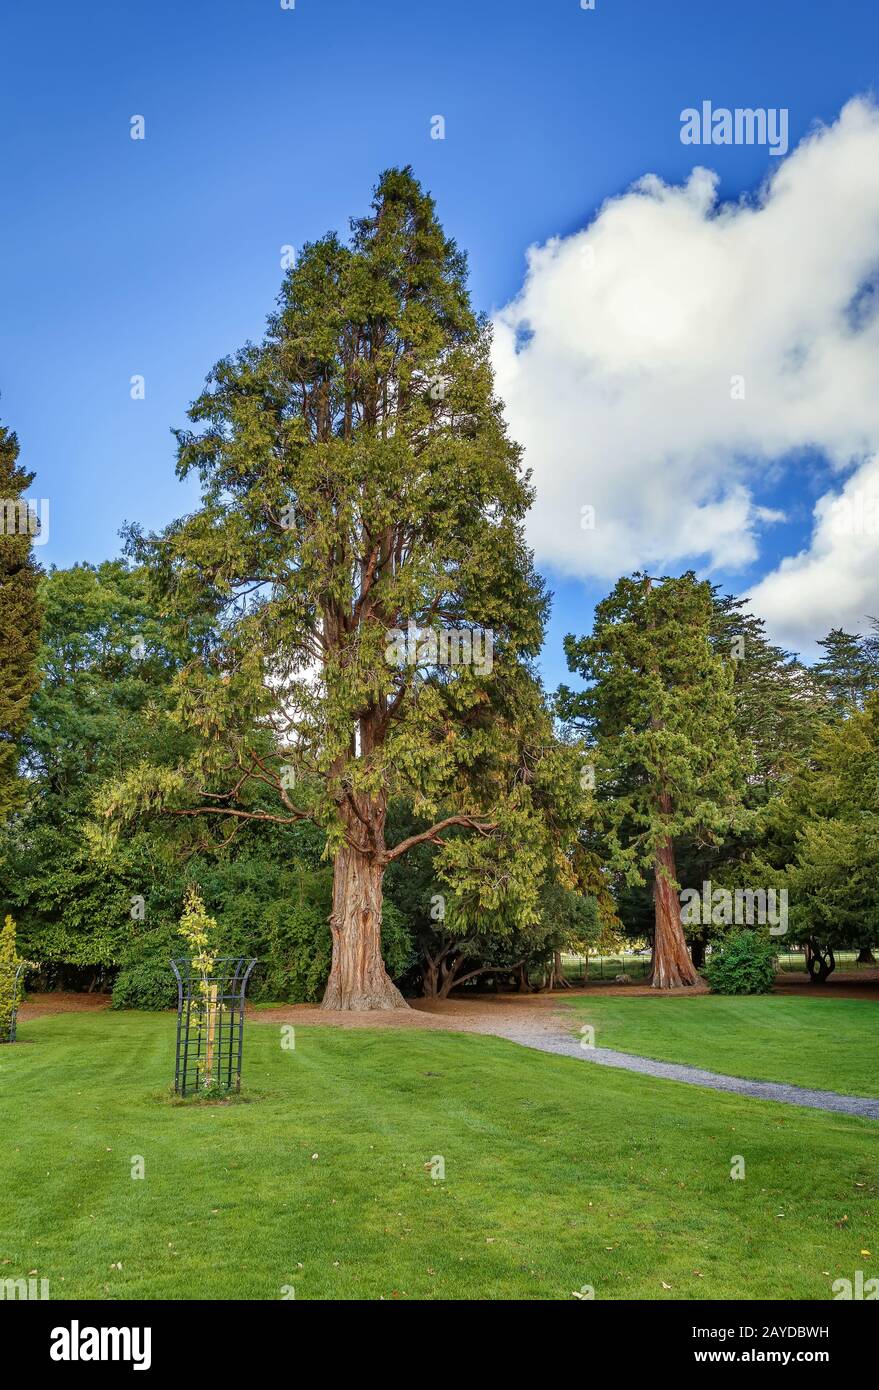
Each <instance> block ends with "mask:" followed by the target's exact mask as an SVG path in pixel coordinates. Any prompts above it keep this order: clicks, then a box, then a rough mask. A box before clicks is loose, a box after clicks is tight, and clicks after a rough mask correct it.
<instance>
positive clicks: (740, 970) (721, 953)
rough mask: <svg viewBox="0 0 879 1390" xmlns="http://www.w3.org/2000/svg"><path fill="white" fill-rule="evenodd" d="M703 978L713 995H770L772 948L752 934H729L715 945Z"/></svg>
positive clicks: (744, 932) (771, 987)
mask: <svg viewBox="0 0 879 1390" xmlns="http://www.w3.org/2000/svg"><path fill="white" fill-rule="evenodd" d="M705 978H706V979H707V981H708V983H709V985H710V986H711V989H712V990H713V992H714V993H715V994H771V993H772V991H773V988H774V986H775V945H774V943H773V942H772V941H770V940H769V938H768V937H766V936H761V935H760V934H759V933H758V932H755V931H736V932H730V934H729V936H727V937H725V938H724V940H723V941H722V942H718V943H716V944H715V946H714V948H713V950H712V953H711V959H710V961H709V962H708V965H707V966H706V968H705Z"/></svg>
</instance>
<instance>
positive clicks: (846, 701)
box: [814, 627, 879, 714]
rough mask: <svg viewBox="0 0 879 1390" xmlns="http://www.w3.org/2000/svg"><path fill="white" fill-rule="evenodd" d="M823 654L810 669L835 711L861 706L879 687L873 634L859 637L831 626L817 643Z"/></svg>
mask: <svg viewBox="0 0 879 1390" xmlns="http://www.w3.org/2000/svg"><path fill="white" fill-rule="evenodd" d="M818 646H819V647H823V649H824V655H823V656H822V658H821V660H820V661H816V663H815V666H814V671H815V674H816V676H817V678H818V679H819V680H820V682H821V684H822V686H823V687H824V689H825V690H826V692H827V697H828V699H829V700H830V702H831V704H832V705H833V707H834V709H835V710H836V711H837V713H838V714H850V713H851V712H852V711H853V710H857V709H863V707H864V701H865V700H866V698H867V696H868V695H869V694H870V692H871V691H872V690H875V689H876V687H877V686H879V651H877V643H876V639H875V637H866V638H865V637H859V636H855V635H854V634H853V633H851V632H845V631H844V630H843V629H842V628H840V627H835V628H834V629H833V631H832V632H829V633H828V634H827V636H826V637H825V638H823V639H822V640H821V641H820V642H819V643H818Z"/></svg>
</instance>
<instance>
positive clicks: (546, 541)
mask: <svg viewBox="0 0 879 1390" xmlns="http://www.w3.org/2000/svg"><path fill="white" fill-rule="evenodd" d="M874 284H875V289H873V288H872V287H873V285H874ZM494 357H495V369H496V373H497V382H498V391H499V394H500V395H501V397H502V398H503V400H504V401H505V404H506V413H507V418H508V421H509V424H510V428H511V432H512V434H513V436H514V438H516V439H518V440H519V441H520V443H522V444H523V445H524V447H525V458H526V463H527V465H528V466H529V467H530V468H531V469H532V470H533V473H534V482H535V485H536V489H537V499H536V502H535V506H534V509H533V513H532V517H531V522H530V526H531V532H530V538H531V542H532V544H533V545H534V547H535V550H536V552H537V558H538V561H539V562H544V563H550V564H552V565H553V566H554V567H555V568H556V569H557V570H559V571H561V572H562V573H566V574H569V575H575V576H580V577H582V578H589V579H599V580H613V579H615V578H616V577H617V576H618V575H619V574H621V573H623V572H625V571H627V570H631V569H633V568H636V567H639V566H646V567H648V568H654V567H655V568H657V569H661V568H666V569H674V568H682V567H684V566H686V565H694V566H698V567H708V568H723V569H727V570H741V569H743V568H744V567H746V566H750V565H752V564H754V563H755V562H759V558H760V546H761V538H762V535H763V531H764V528H765V527H767V526H771V524H772V523H773V521H774V520H777V519H778V513H777V512H772V511H770V510H769V509H767V508H766V507H763V506H761V505H759V498H760V494H761V490H762V489H763V488H764V487H765V485H766V484H767V483H768V482H769V481H770V480H776V481H777V480H778V479H779V478H782V479H783V477H784V475H785V473H786V472H789V471H790V470H793V469H794V468H795V467H797V466H798V465H797V463H796V462H795V459H796V456H797V454H798V453H799V454H800V456H802V454H803V453H805V452H806V451H808V453H809V454H810V455H811V456H813V457H814V454H815V452H816V451H817V452H818V453H819V454H820V455H823V456H824V458H825V459H826V460H827V463H828V464H829V466H830V467H831V469H833V470H834V471H835V474H836V478H837V479H838V481H833V482H832V484H831V485H830V487H829V491H828V494H827V496H826V497H825V498H823V499H822V500H821V502H819V504H818V506H817V507H816V509H815V515H814V534H813V539H812V543H811V547H810V549H809V550H808V551H806V552H805V553H804V554H802V555H798V556H796V557H791V558H789V559H786V560H785V561H784V562H783V563H782V564H781V565H780V566H779V567H778V568H777V569H776V571H775V572H774V573H772V574H770V575H767V576H766V577H765V578H764V579H763V581H762V583H761V584H760V585H759V587H758V588H757V589H756V590H754V591H753V592H754V593H755V603H754V608H755V611H758V612H760V611H763V612H764V613H765V615H766V616H767V617H768V618H770V619H771V622H772V627H773V631H775V632H777V633H778V634H779V635H781V636H784V637H785V638H792V637H795V636H799V635H806V634H811V635H812V636H814V635H815V634H816V628H817V630H818V631H820V630H821V628H822V624H824V626H830V625H836V624H838V623H843V622H846V623H849V624H854V623H855V622H857V623H860V620H861V619H862V617H863V614H864V613H865V612H867V611H871V608H872V610H873V611H875V609H876V607H877V606H879V603H877V600H876V598H875V597H873V596H874V595H875V593H876V588H877V586H876V581H875V574H876V571H877V569H879V535H877V534H876V533H875V531H873V532H871V531H870V528H869V527H864V528H862V533H861V534H859V535H857V536H850V537H848V538H846V537H844V536H842V535H840V534H837V532H836V531H832V532H830V531H828V525H829V523H828V521H827V514H828V509H829V508H830V507H831V505H832V502H833V498H834V496H835V495H836V493H838V492H839V490H840V489H841V488H842V487H843V486H845V487H846V488H853V489H854V490H855V491H857V490H858V489H859V488H860V490H861V491H862V492H863V491H864V490H865V489H868V488H873V490H875V488H876V486H877V485H879V478H877V477H876V472H875V470H876V455H877V454H879V108H877V106H876V105H874V104H873V103H872V102H870V101H868V100H867V99H863V98H858V99H854V100H852V101H850V102H849V103H848V104H847V105H846V106H845V108H844V109H843V111H842V113H841V114H840V116H839V119H838V120H837V121H836V122H835V123H834V124H833V125H831V126H828V127H825V126H821V127H818V128H816V129H815V131H814V132H813V133H812V134H810V136H809V137H808V138H807V139H805V140H803V141H802V142H801V144H800V145H799V146H798V147H797V148H796V149H795V150H794V151H793V152H792V153H791V154H790V155H789V156H788V157H787V158H786V159H785V160H784V161H783V162H782V163H781V164H780V166H779V167H778V168H777V169H776V170H774V171H773V175H772V177H771V179H770V180H769V181H768V182H767V183H766V185H765V186H764V187H763V188H762V189H761V190H760V192H759V193H758V194H757V195H756V196H755V197H754V198H751V199H747V200H742V201H741V202H738V203H726V204H723V203H720V202H719V200H718V197H717V179H716V176H715V174H713V173H712V172H711V171H710V170H708V169H703V168H697V169H694V170H693V172H692V174H691V175H690V178H689V179H688V181H687V182H686V184H684V185H683V186H674V187H672V186H669V185H667V184H665V183H663V182H662V180H661V179H659V178H657V177H656V176H654V175H647V176H646V177H644V178H643V179H641V180H640V181H639V182H638V183H637V184H636V185H635V186H634V187H632V188H631V189H630V190H628V191H627V192H626V193H624V194H622V195H621V196H620V197H616V198H612V199H610V200H609V201H608V202H607V203H605V204H604V206H603V207H602V208H601V209H600V210H599V212H598V213H597V215H596V217H595V218H594V220H593V221H592V222H591V224H590V225H589V226H588V227H586V228H585V229H584V230H583V231H581V232H578V233H576V234H574V235H572V236H569V237H564V238H554V239H552V240H551V241H549V242H547V243H546V244H545V245H543V246H537V247H532V248H531V249H530V251H529V253H528V265H527V274H526V277H525V281H524V284H523V287H522V289H521V292H520V293H519V294H518V295H517V297H516V298H515V299H514V300H513V301H512V302H511V303H510V304H508V305H507V306H506V307H505V308H503V309H502V310H500V311H499V312H498V313H497V314H496V315H495V349H494ZM799 466H804V465H799ZM583 508H593V509H594V518H595V520H594V528H593V529H588V525H589V515H588V513H587V515H586V517H585V518H584V517H583V514H582V509H583ZM584 519H585V521H586V526H585V527H584V525H583V524H582V523H583V521H584ZM758 572H759V570H758ZM758 599H759V602H760V603H762V605H763V609H762V610H761V609H760V607H759V606H758V601H757V600H758ZM809 605H812V607H811V611H810V612H807V613H804V609H806V608H808V607H809Z"/></svg>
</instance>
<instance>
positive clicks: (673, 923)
mask: <svg viewBox="0 0 879 1390" xmlns="http://www.w3.org/2000/svg"><path fill="white" fill-rule="evenodd" d="M675 878H676V871H675V854H674V846H673V844H672V842H671V840H670V839H666V840H665V841H664V843H662V844H661V845H660V846H659V848H658V850H657V853H656V863H655V864H654V867H653V904H654V909H655V915H656V932H655V935H654V939H653V969H652V972H651V975H650V983H651V985H652V986H653V988H654V989H677V988H679V987H680V986H681V985H695V984H698V982H699V972H698V971H697V969H696V967H695V966H694V964H693V962H692V960H691V959H690V953H689V951H688V950H687V941H686V938H685V936H684V929H683V926H682V925H681V908H680V902H679V901H678V895H677V893H676V892H675V890H674V882H675Z"/></svg>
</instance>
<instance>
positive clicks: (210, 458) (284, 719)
mask: <svg viewBox="0 0 879 1390" xmlns="http://www.w3.org/2000/svg"><path fill="white" fill-rule="evenodd" d="M190 416H191V420H192V422H193V424H194V426H195V429H193V430H191V431H187V432H180V434H179V436H178V438H179V464H178V471H179V473H180V475H181V476H185V475H187V474H189V473H192V472H195V473H197V474H198V476H199V478H200V480H201V485H202V498H201V505H200V506H199V508H198V509H197V510H196V511H195V512H194V513H193V514H192V515H191V516H188V517H186V518H184V519H183V520H181V521H179V522H177V523H175V524H174V525H172V526H171V527H170V528H169V529H168V530H167V531H166V532H165V533H164V534H163V535H161V536H159V537H150V538H148V539H144V538H142V537H138V536H136V535H135V536H134V537H133V544H134V547H135V549H136V550H138V551H139V553H140V554H141V555H142V556H143V558H144V559H145V560H146V561H147V562H148V563H149V565H150V566H151V568H152V571H153V575H154V579H155V582H156V587H157V592H158V594H159V596H160V601H161V603H162V605H163V609H164V612H165V613H166V615H167V617H168V620H169V621H170V622H179V623H186V622H187V620H188V619H190V618H194V617H196V616H197V615H202V616H204V615H205V614H208V615H210V617H211V627H210V631H209V632H208V633H207V634H206V636H205V641H204V644H203V650H202V653H201V655H200V657H199V658H198V660H196V661H193V662H191V663H189V664H188V665H187V667H186V668H185V669H184V670H183V672H182V673H181V674H180V676H179V678H178V679H177V682H176V697H177V717H178V718H179V720H180V721H181V722H182V723H183V724H184V725H185V727H186V728H187V729H188V730H191V731H193V732H195V733H196V734H197V735H198V748H197V752H196V754H195V755H194V756H193V757H191V758H189V759H188V760H187V761H186V762H185V763H177V764H176V765H174V766H170V765H167V764H166V765H164V766H156V765H147V764H144V765H142V766H141V767H140V768H139V769H138V771H137V773H136V774H135V775H134V776H131V777H129V778H127V779H125V780H124V781H123V782H122V783H120V784H118V785H117V786H115V787H114V788H112V789H111V790H110V792H109V793H108V795H107V796H106V797H105V799H104V803H103V809H104V811H105V813H106V814H107V815H108V816H109V817H110V818H111V820H115V821H119V820H120V819H121V820H124V819H125V818H127V817H130V816H132V815H134V814H136V813H142V812H143V810H144V808H147V809H151V810H153V811H158V812H161V813H162V814H163V815H164V816H165V817H166V818H168V819H170V820H172V821H173V820H175V819H176V821H177V823H178V824H183V823H187V824H189V825H190V826H197V827H198V831H199V833H200V834H201V835H202V836H203V835H205V834H207V833H209V827H210V826H212V825H221V826H223V827H229V829H228V832H227V833H228V834H234V830H235V826H236V824H241V823H242V822H245V821H246V820H248V819H251V820H252V819H261V820H271V821H273V822H276V823H281V824H289V825H292V824H295V823H296V822H297V821H298V820H301V819H303V818H310V819H312V820H314V821H316V822H317V823H318V824H319V825H321V826H322V827H323V828H324V829H325V831H326V833H327V837H328V846H329V852H330V853H331V855H332V857H333V863H334V892H333V908H332V916H331V919H330V922H331V928H332V942H333V960H332V969H331V974H330V979H329V982H328V986H327V992H326V996H325V999H324V1007H328V1008H346V1009H356V1008H365V1009H376V1008H382V1009H384V1008H397V1007H401V1006H404V1001H403V999H402V997H401V995H400V994H399V992H398V991H397V989H396V988H395V987H394V985H393V984H392V982H391V981H390V979H389V978H388V975H387V973H386V970H385V967H384V963H383V961H382V957H381V951H380V924H381V912H382V880H383V875H384V873H385V869H386V867H387V865H388V864H389V863H391V862H393V861H394V860H396V859H397V858H399V857H400V856H401V855H402V854H404V853H405V852H406V851H407V850H408V849H409V848H411V847H412V846H414V845H416V844H421V843H426V842H430V843H432V844H436V845H439V846H441V850H440V854H439V855H438V865H437V867H438V872H440V873H442V874H446V875H450V876H451V877H453V878H454V880H455V882H456V884H457V885H458V886H459V889H460V900H461V903H462V905H464V906H462V911H466V910H467V905H469V907H470V910H472V911H474V912H475V911H479V910H497V909H499V908H500V907H501V906H503V908H504V910H505V911H507V912H511V913H512V914H513V915H514V916H515V917H516V919H517V920H518V921H520V922H521V923H523V924H527V923H528V922H529V921H533V920H534V919H535V918H536V917H537V916H538V914H539V895H540V885H541V883H542V882H543V880H544V878H545V877H546V874H547V872H548V870H549V867H550V865H552V864H553V863H554V861H559V862H555V864H554V867H555V869H556V870H558V868H559V863H560V862H561V860H563V859H564V855H563V854H562V853H561V849H562V845H563V840H564V836H565V829H566V827H567V826H570V825H572V824H573V823H574V821H575V820H576V815H577V810H578V806H577V803H578V801H579V791H578V788H577V782H576V776H575V768H574V766H573V764H574V761H575V760H574V758H573V755H572V754H571V752H570V750H564V749H562V748H560V747H559V745H558V744H557V743H556V741H555V739H554V738H553V735H552V729H551V724H550V721H549V719H548V717H547V714H546V711H545V709H544V708H543V706H542V702H541V700H540V699H539V698H538V695H537V693H536V692H537V688H536V684H535V681H534V678H533V676H532V674H531V672H530V670H529V667H528V663H529V661H530V659H531V658H532V657H533V656H534V655H535V654H536V653H537V651H538V649H539V646H540V641H541V636H542V626H543V617H544V611H545V607H546V598H545V595H544V592H543V587H542V584H541V582H540V580H539V579H538V578H537V576H536V575H535V574H534V572H533V569H532V564H531V557H530V555H529V553H528V551H527V550H526V548H525V546H524V543H523V537H522V523H523V518H524V516H525V512H526V509H527V507H528V505H529V502H530V497H531V492H530V488H529V486H528V482H527V479H526V477H525V476H524V475H523V473H522V470H521V466H520V457H519V450H518V448H517V447H516V445H515V444H513V443H512V442H511V441H510V439H509V438H508V437H507V434H506V431H505V427H504V423H503V419H502V414H501V406H500V403H499V402H498V400H497V399H496V398H495V396H494V393H493V380H492V373H491V368H490V364H489V337H488V330H487V327H486V325H485V324H484V323H483V322H482V321H480V320H479V319H478V318H477V317H476V316H475V315H474V313H473V311H472V310H471V308H470V304H469V300H468V295H467V290H466V286H465V261H464V257H463V255H462V254H461V253H460V252H459V251H458V250H457V249H456V247H455V245H454V243H453V242H451V241H449V240H448V239H447V238H446V236H445V235H444V233H443V231H442V229H441V227H440V225H439V223H438V221H437V219H436V216H435V212H434V205H433V202H432V200H431V199H430V198H429V197H428V196H426V195H425V194H424V193H423V192H422V191H421V189H420V187H419V185H418V184H417V183H416V181H415V180H414V178H413V177H412V175H411V172H410V171H409V170H391V171H389V172H387V173H386V174H385V175H384V176H383V177H382V179H381V181H380V183H379V185H378V187H377V189H376V192H375V197H374V201H373V205H372V210H371V213H370V215H368V216H366V217H364V218H362V219H360V220H358V221H355V222H354V223H352V236H351V239H350V242H349V243H347V244H346V243H343V242H342V241H341V240H340V239H339V238H337V237H336V236H335V235H328V236H326V237H325V238H323V239H322V240H321V241H319V242H316V243H314V244H312V245H309V246H307V247H305V249H304V250H303V252H302V253H301V255H300V257H299V259H298V263H297V265H296V266H295V267H294V268H293V269H292V270H291V271H290V273H289V274H288V276H287V278H286V280H285V282H284V285H283V289H282V291H281V295H280V298H279V304H278V310H277V312H276V313H275V314H274V315H273V317H272V318H271V319H270V320H269V326H268V332H267V335H266V337H265V339H264V341H263V342H262V343H261V344H260V345H258V346H255V345H248V346H247V347H245V348H244V349H243V350H241V351H240V352H239V353H238V354H237V355H235V356H234V357H231V358H228V359H226V360H224V361H222V362H220V363H219V364H218V365H217V366H216V367H215V368H214V370H213V373H212V374H211V376H210V378H209V380H208V384H207V388H206V390H205V392H204V394H203V395H202V396H201V397H200V398H199V399H198V400H197V401H196V402H195V404H194V405H193V407H192V409H191V412H190ZM267 789H269V790H271V791H272V792H273V794H274V796H275V798H276V804H275V806H274V807H273V808H272V809H270V810H267V809H266V808H265V805H264V799H265V793H266V790H267ZM396 794H400V795H405V796H408V797H409V798H410V799H411V801H412V804H413V807H414V811H415V813H416V814H417V815H419V816H423V817H425V818H428V819H429V821H430V823H429V824H428V825H426V827H425V828H424V829H423V830H421V831H419V832H418V833H416V834H413V835H410V836H407V837H406V838H405V839H404V840H402V841H401V842H399V843H397V844H394V845H388V844H387V843H386V836H385V820H386V814H387V808H388V801H389V798H390V797H391V796H392V795H396ZM453 826H454V827H456V828H458V829H459V830H461V829H463V830H466V831H468V832H470V833H469V835H468V836H467V837H465V838H462V837H461V836H460V834H456V835H455V836H454V837H453V838H452V839H450V840H449V841H448V843H446V842H445V834H446V832H447V831H448V830H449V829H450V828H451V827H453Z"/></svg>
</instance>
